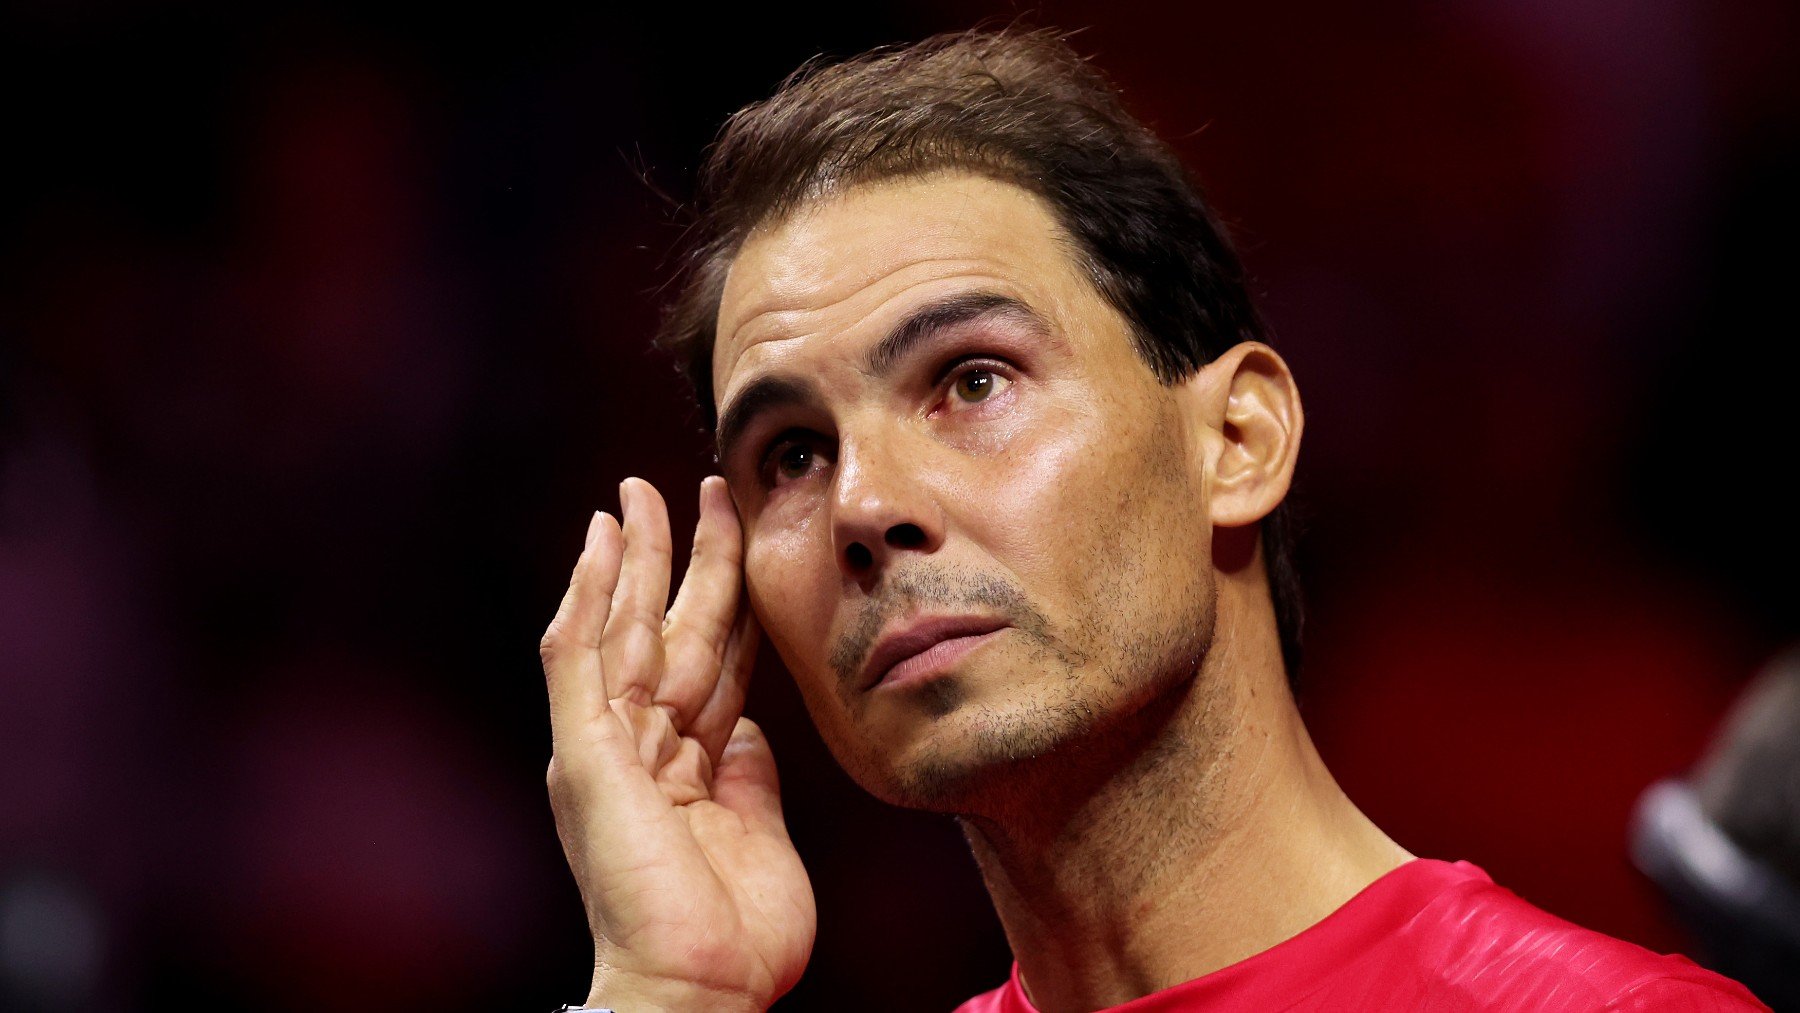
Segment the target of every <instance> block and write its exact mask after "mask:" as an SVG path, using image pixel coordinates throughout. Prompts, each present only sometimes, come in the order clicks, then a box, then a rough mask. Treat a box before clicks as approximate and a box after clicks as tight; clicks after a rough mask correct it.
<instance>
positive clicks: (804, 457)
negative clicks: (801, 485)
mask: <svg viewBox="0 0 1800 1013" xmlns="http://www.w3.org/2000/svg"><path fill="white" fill-rule="evenodd" d="M818 456H819V455H818V450H817V449H816V448H815V447H814V446H813V441H812V440H811V439H809V438H808V437H807V436H805V435H803V434H799V433H794V434H791V435H784V436H782V437H781V438H780V439H778V440H776V441H775V442H774V443H773V444H772V445H770V447H769V451H768V453H767V454H765V455H764V457H763V478H764V482H765V484H767V485H780V484H781V483H783V482H793V481H796V480H798V479H802V478H805V477H806V476H807V475H808V474H809V473H810V472H811V471H812V470H813V469H814V468H815V467H817V465H818Z"/></svg>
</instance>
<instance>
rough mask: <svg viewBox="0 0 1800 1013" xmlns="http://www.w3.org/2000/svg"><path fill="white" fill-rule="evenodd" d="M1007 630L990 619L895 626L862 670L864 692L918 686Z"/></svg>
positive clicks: (924, 620)
mask: <svg viewBox="0 0 1800 1013" xmlns="http://www.w3.org/2000/svg"><path fill="white" fill-rule="evenodd" d="M1006 628H1007V623H1006V621H1005V620H1003V619H996V618H993V617H989V616H970V615H963V616H920V617H918V618H915V619H911V620H907V621H904V622H901V623H897V624H895V625H894V626H893V627H892V628H890V629H889V630H887V631H886V632H884V633H883V634H882V635H881V637H880V638H879V639H878V640H876V642H875V648H874V650H872V651H870V652H869V660H868V662H867V663H866V664H865V665H864V666H863V672H862V688H863V689H865V690H869V689H873V688H875V687H877V686H892V685H900V684H902V683H908V682H916V681H919V680H921V679H926V678H929V677H931V676H932V675H935V674H937V673H938V672H940V671H942V670H943V669H945V668H948V667H949V666H950V665H952V664H954V663H955V662H956V661H957V660H958V659H960V658H961V657H962V656H963V655H965V654H967V653H969V652H970V651H972V650H974V649H975V648H977V647H980V646H981V645H982V644H984V643H986V642H987V641H988V640H991V639H993V638H994V637H996V636H998V635H999V634H1000V632H1001V631H1002V630H1004V629H1006Z"/></svg>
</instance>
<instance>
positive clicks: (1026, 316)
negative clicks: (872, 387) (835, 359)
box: [864, 292, 1049, 376]
mask: <svg viewBox="0 0 1800 1013" xmlns="http://www.w3.org/2000/svg"><path fill="white" fill-rule="evenodd" d="M995 315H999V316H1008V317H1013V318H1015V319H1017V320H1019V321H1020V322H1022V323H1024V324H1026V325H1027V326H1029V327H1031V328H1032V329H1033V330H1036V331H1039V332H1041V333H1047V332H1048V331H1049V327H1048V325H1046V324H1045V323H1044V318H1043V317H1042V316H1039V315H1038V312H1037V310H1034V309H1032V308H1031V307H1030V306H1028V305H1026V304H1025V303H1024V301H1022V300H1020V299H1016V298H1014V297H1012V296H1010V295H1002V294H1001V293H999V292H964V293H962V294H960V295H953V296H951V297H949V298H948V299H942V300H939V301H938V302H934V303H930V304H928V305H925V306H922V307H920V308H919V309H916V310H914V311H913V312H912V314H911V315H909V316H908V317H907V318H906V319H905V320H902V321H900V323H899V324H898V325H897V326H896V327H895V328H894V329H893V330H891V331H889V332H888V335H887V337H885V338H882V339H881V342H880V344H877V345H876V346H875V347H874V348H872V349H870V350H869V357H868V359H867V360H866V361H865V364H864V369H865V370H866V371H867V372H869V373H871V374H873V375H875V376H881V375H883V374H884V373H886V372H887V371H888V370H890V369H892V368H893V366H894V363H896V362H899V361H900V360H901V358H903V357H904V356H905V355H906V353H907V352H910V351H912V349H913V346H915V345H917V344H918V343H919V342H921V341H923V340H925V339H926V338H927V337H930V336H931V335H932V334H934V333H936V332H937V331H941V330H944V329H945V328H948V327H955V326H956V325H957V324H966V323H969V322H970V321H973V320H980V319H982V318H983V317H988V316H995Z"/></svg>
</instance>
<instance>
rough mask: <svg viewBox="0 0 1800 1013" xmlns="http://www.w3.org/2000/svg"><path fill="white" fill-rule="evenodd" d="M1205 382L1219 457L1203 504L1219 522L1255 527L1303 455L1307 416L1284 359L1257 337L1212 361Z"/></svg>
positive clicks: (1281, 493)
mask: <svg viewBox="0 0 1800 1013" xmlns="http://www.w3.org/2000/svg"><path fill="white" fill-rule="evenodd" d="M1206 369H1207V370H1208V371H1215V370H1216V373H1215V375H1214V376H1213V377H1212V378H1211V382H1210V383H1209V384H1207V387H1208V388H1209V390H1208V393H1210V394H1211V397H1209V398H1205V400H1206V401H1210V402H1211V403H1210V404H1209V405H1207V407H1208V408H1210V409H1211V410H1210V411H1209V412H1208V414H1209V415H1211V417H1212V418H1211V421H1212V423H1213V424H1214V425H1215V426H1216V427H1217V429H1216V445H1217V447H1218V449H1217V451H1216V452H1215V454H1216V456H1215V458H1214V460H1213V462H1212V467H1211V469H1210V472H1209V475H1208V485H1209V495H1208V497H1207V503H1208V509H1209V512H1210V513H1211V517H1212V522H1213V523H1214V524H1215V525H1218V526H1220V527H1241V526H1243V525H1248V524H1255V523H1256V522H1258V521H1260V520H1262V519H1263V518H1264V517H1266V516H1268V515H1269V513H1270V512H1271V511H1273V510H1274V509H1275V507H1276V506H1277V505H1279V504H1280V503H1281V501H1282V499H1283V498H1284V497H1286V496H1287V491H1288V486H1289V485H1290V484H1291V483H1292V482H1293V478H1294V465H1295V462H1296V460H1297V459H1298V457H1299V452H1300V432H1301V429H1302V428H1303V424H1304V413H1303V412H1302V411H1301V408H1300V391H1299V389H1298V387H1297V386H1296V385H1295V383H1294V375H1293V373H1292V372H1291V371H1290V370H1289V369H1288V366H1287V363H1286V362H1285V361H1283V360H1282V358H1281V356H1280V355H1277V354H1276V352H1275V350H1274V349H1272V348H1270V347H1269V346H1268V345H1265V344H1263V343H1261V342H1259V341H1246V342H1243V343H1242V344H1239V345H1236V346H1234V347H1233V348H1231V349H1230V350H1229V351H1227V352H1226V353H1225V354H1224V355H1222V356H1220V357H1219V359H1218V360H1217V361H1215V362H1212V363H1209V364H1208V365H1207V367H1206Z"/></svg>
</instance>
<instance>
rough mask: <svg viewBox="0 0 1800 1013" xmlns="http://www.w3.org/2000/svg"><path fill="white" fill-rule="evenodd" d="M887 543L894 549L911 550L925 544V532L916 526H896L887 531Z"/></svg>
mask: <svg viewBox="0 0 1800 1013" xmlns="http://www.w3.org/2000/svg"><path fill="white" fill-rule="evenodd" d="M887 543H888V544H889V545H891V546H893V547H894V548H896V549H912V548H917V547H918V546H920V545H923V544H925V532H923V531H921V530H919V526H918V525H917V524H896V525H894V526H893V527H891V528H889V529H888V532H887Z"/></svg>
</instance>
